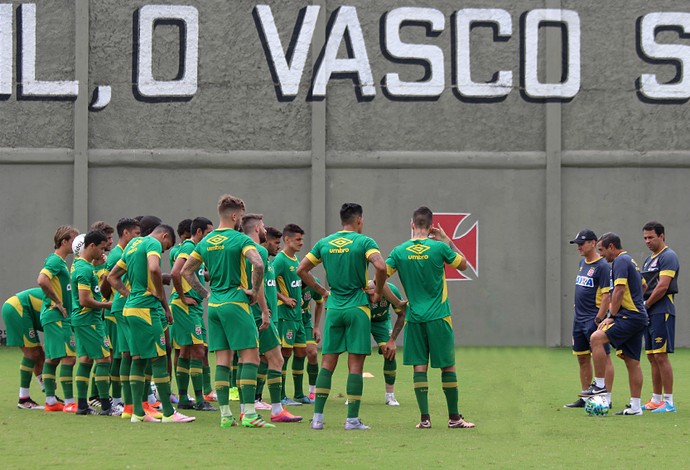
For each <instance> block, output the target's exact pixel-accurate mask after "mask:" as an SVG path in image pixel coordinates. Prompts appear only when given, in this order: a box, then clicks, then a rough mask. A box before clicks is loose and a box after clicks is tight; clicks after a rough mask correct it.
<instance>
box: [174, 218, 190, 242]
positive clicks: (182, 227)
mask: <svg viewBox="0 0 690 470" xmlns="http://www.w3.org/2000/svg"><path fill="white" fill-rule="evenodd" d="M185 233H190V234H191V233H194V232H192V219H184V220H181V221H180V223H179V224H177V234H178V235H179V236H180V238H182V237H183V236H184V234H185Z"/></svg>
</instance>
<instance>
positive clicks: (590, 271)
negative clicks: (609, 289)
mask: <svg viewBox="0 0 690 470" xmlns="http://www.w3.org/2000/svg"><path fill="white" fill-rule="evenodd" d="M594 271H596V269H595V268H589V271H587V275H588V276H589V277H592V276H594Z"/></svg>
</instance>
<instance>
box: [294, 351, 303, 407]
mask: <svg viewBox="0 0 690 470" xmlns="http://www.w3.org/2000/svg"><path fill="white" fill-rule="evenodd" d="M304 359H305V358H304V357H297V356H295V357H294V358H293V359H292V380H293V382H294V384H295V395H294V396H295V398H296V399H297V398H302V397H304V390H302V382H303V381H304Z"/></svg>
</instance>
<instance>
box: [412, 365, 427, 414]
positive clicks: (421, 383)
mask: <svg viewBox="0 0 690 470" xmlns="http://www.w3.org/2000/svg"><path fill="white" fill-rule="evenodd" d="M412 380H413V381H414V394H415V397H417V405H418V406H419V413H420V414H422V415H427V416H428V415H429V380H428V378H427V375H426V372H415V373H414V374H413V376H412Z"/></svg>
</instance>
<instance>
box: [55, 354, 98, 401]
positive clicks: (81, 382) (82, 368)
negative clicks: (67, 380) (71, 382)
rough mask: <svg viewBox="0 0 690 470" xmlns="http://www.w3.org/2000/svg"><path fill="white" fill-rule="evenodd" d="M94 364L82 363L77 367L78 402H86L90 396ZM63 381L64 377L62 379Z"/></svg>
mask: <svg viewBox="0 0 690 470" xmlns="http://www.w3.org/2000/svg"><path fill="white" fill-rule="evenodd" d="M91 367H92V364H85V363H83V362H80V363H79V365H78V366H77V376H76V380H77V400H86V399H87V398H88V395H89V376H90V375H91ZM60 378H61V379H62V377H60Z"/></svg>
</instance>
